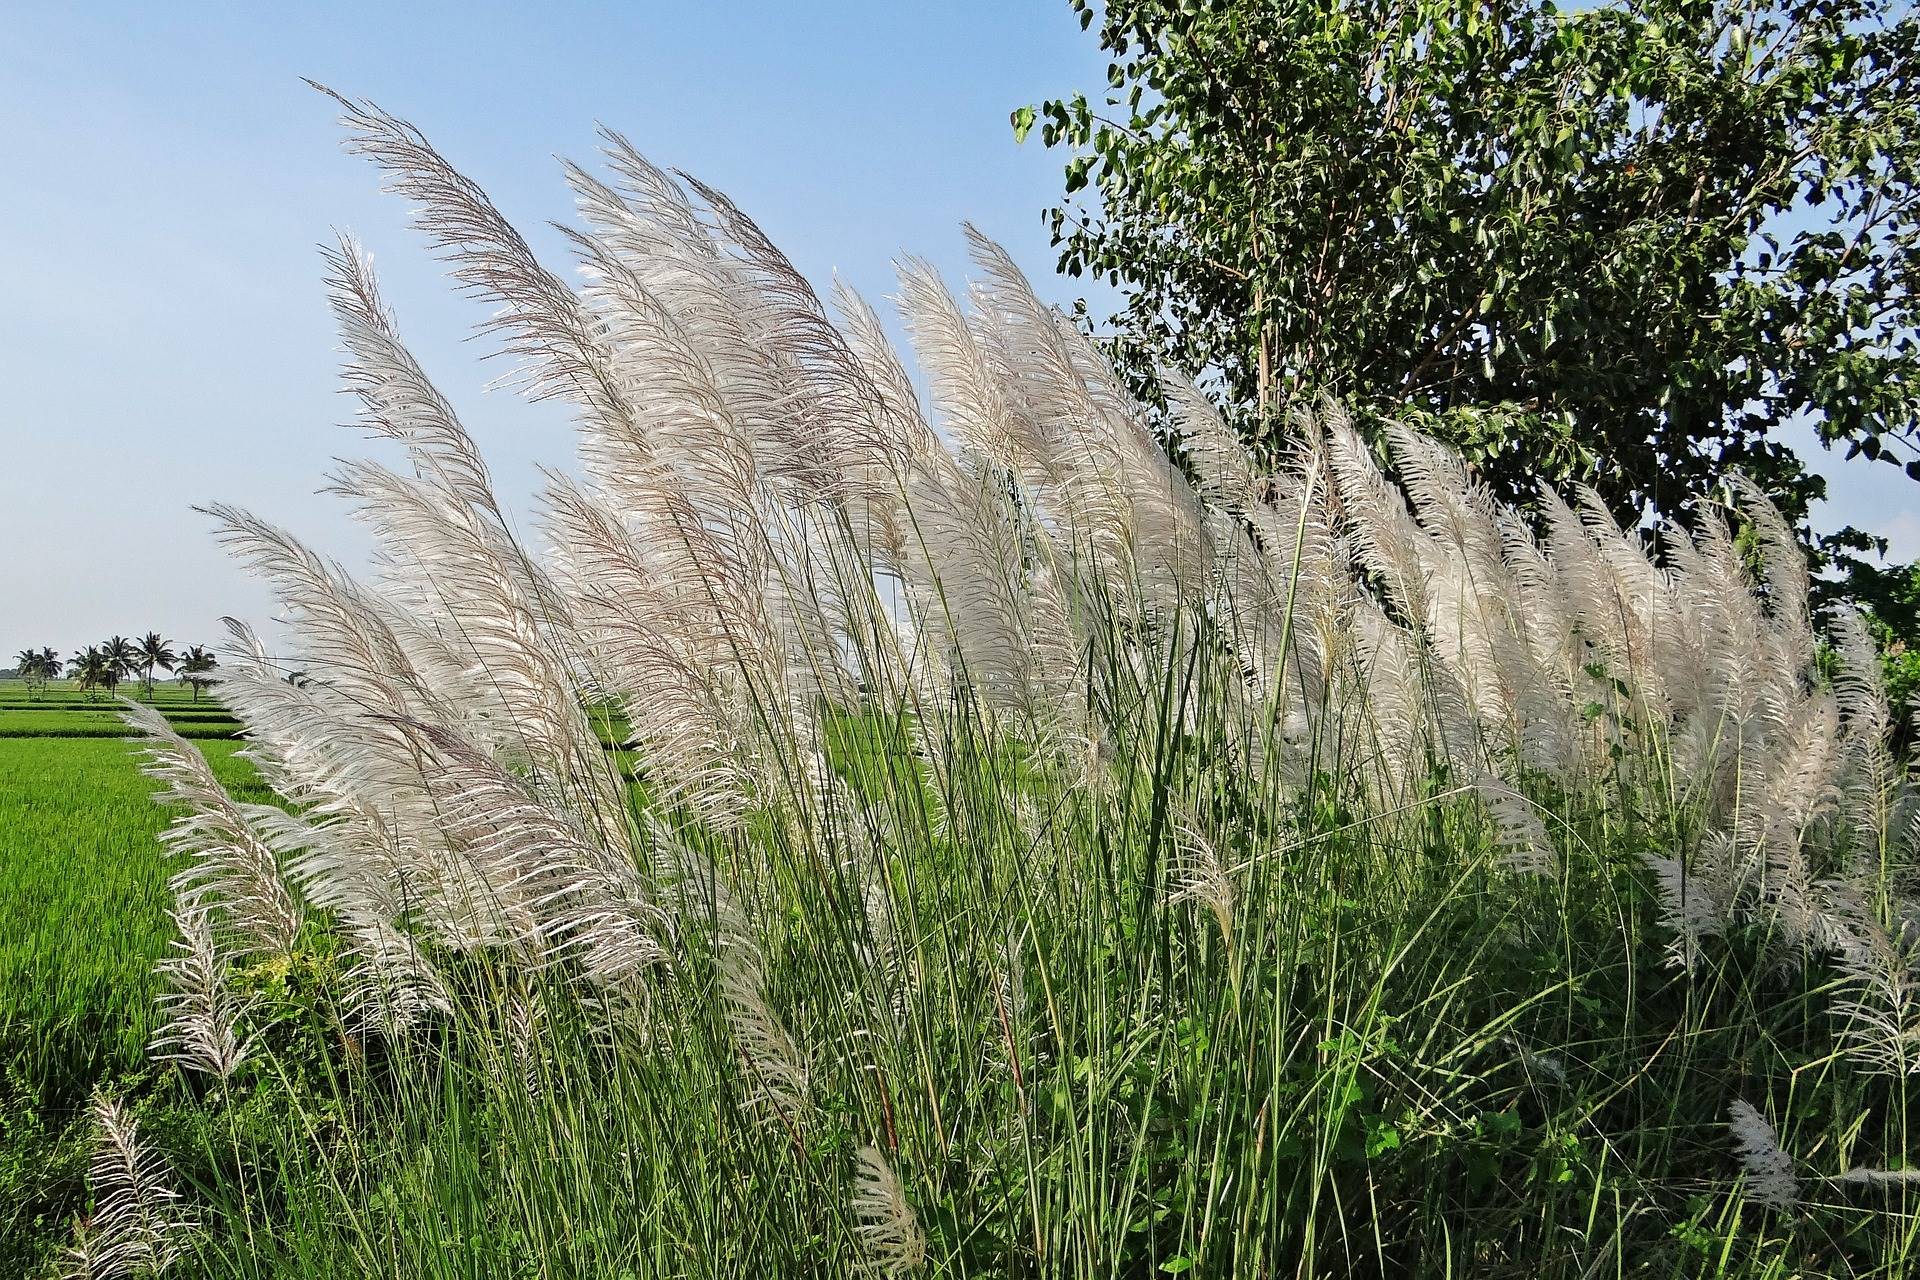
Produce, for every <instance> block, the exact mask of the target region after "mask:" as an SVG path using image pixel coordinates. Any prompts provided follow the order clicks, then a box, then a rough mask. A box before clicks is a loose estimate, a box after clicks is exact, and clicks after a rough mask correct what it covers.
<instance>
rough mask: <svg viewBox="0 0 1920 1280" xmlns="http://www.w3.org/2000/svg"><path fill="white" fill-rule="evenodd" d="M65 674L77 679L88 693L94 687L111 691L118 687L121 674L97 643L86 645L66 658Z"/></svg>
mask: <svg viewBox="0 0 1920 1280" xmlns="http://www.w3.org/2000/svg"><path fill="white" fill-rule="evenodd" d="M67 674H68V675H70V676H72V677H73V678H74V679H75V680H78V681H79V682H80V687H81V688H82V689H85V690H88V691H89V693H91V692H92V691H93V690H95V689H105V690H106V691H107V692H108V693H112V692H113V691H114V689H116V688H117V687H119V684H120V676H121V672H120V669H119V668H118V667H117V666H115V664H114V662H113V660H112V659H111V658H110V657H108V656H107V653H106V650H104V649H102V648H101V647H100V646H99V645H88V646H87V647H86V648H85V649H83V650H81V651H80V652H79V653H76V654H74V655H73V657H71V658H69V659H67Z"/></svg>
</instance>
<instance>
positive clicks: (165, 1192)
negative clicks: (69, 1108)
mask: <svg viewBox="0 0 1920 1280" xmlns="http://www.w3.org/2000/svg"><path fill="white" fill-rule="evenodd" d="M91 1111H92V1117H93V1124H94V1145H93V1158H92V1161H91V1162H90V1164H89V1165H88V1171H87V1182H88V1184H89V1187H90V1189H91V1190H92V1192H93V1204H94V1208H93V1216H92V1217H91V1219H89V1220H88V1221H87V1222H86V1223H85V1224H84V1226H83V1229H82V1232H81V1239H80V1241H78V1242H77V1243H76V1247H75V1249H74V1250H73V1251H71V1252H70V1253H69V1255H68V1262H69V1265H70V1266H71V1267H72V1268H73V1269H74V1270H75V1271H77V1272H78V1273H79V1274H82V1275H85V1276H88V1277H91V1278H93V1280H109V1278H110V1277H115V1278H117V1277H121V1276H150V1275H156V1274H158V1273H160V1272H162V1271H165V1270H166V1269H167V1268H168V1267H171V1266H172V1265H173V1264H174V1262H175V1261H177V1260H178V1259H179V1258H180V1256H181V1254H182V1252H183V1251H184V1249H185V1247H186V1243H187V1233H188V1231H189V1227H188V1224H187V1221H186V1218H185V1217H184V1215H183V1214H182V1212H181V1209H180V1204H179V1201H180V1195H179V1193H178V1192H177V1191H175V1190H174V1189H173V1185H172V1184H173V1171H172V1170H171V1169H170V1168H168V1166H167V1162H166V1160H165V1158H164V1157H162V1156H161V1154H160V1153H159V1152H158V1151H156V1150H154V1149H153V1148H152V1147H151V1146H149V1145H148V1144H147V1142H146V1141H145V1139H143V1138H142V1137H141V1135H140V1123H139V1121H138V1120H136V1119H134V1117H133V1116H131V1115H129V1114H128V1113H127V1111H126V1109H125V1108H124V1107H122V1106H121V1105H120V1104H119V1103H118V1102H116V1101H115V1100H114V1099H112V1098H110V1097H108V1096H107V1095H106V1094H104V1093H101V1094H96V1095H95V1096H94V1099H93V1105H92V1108H91Z"/></svg>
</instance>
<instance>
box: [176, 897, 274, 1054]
mask: <svg viewBox="0 0 1920 1280" xmlns="http://www.w3.org/2000/svg"><path fill="white" fill-rule="evenodd" d="M171 915H172V917H173V923H174V928H175V931H176V932H177V934H178V935H179V936H178V937H176V938H175V939H174V943H173V945H174V949H175V954H174V955H172V956H169V957H168V958H167V959H165V960H162V961H161V962H160V963H159V964H158V965H157V966H156V967H155V972H156V973H157V974H158V975H159V976H160V978H161V979H162V981H163V982H165V984H166V989H165V991H164V992H162V994H161V996H160V1008H161V1012H162V1013H163V1015H164V1018H163V1021H162V1024H161V1027H160V1029H159V1031H158V1032H157V1033H156V1035H155V1037H154V1040H153V1051H154V1053H155V1054H156V1055H157V1056H158V1057H160V1058H162V1059H165V1060H167V1061H171V1062H177V1063H179V1064H180V1065H181V1066H183V1067H185V1068H187V1069H188V1070H191V1071H200V1072H204V1073H206V1074H207V1075H210V1076H212V1077H214V1078H215V1079H216V1080H219V1081H220V1082H221V1083H222V1084H225V1083H226V1082H227V1081H228V1080H231V1079H232V1078H233V1073H234V1072H235V1071H236V1070H238V1069H239V1067H240V1064H241V1063H242V1062H244V1061H246V1059H247V1057H248V1055H249V1054H250V1053H251V1052H252V1049H253V1045H252V1038H251V1037H249V1036H243V1035H242V1034H241V1032H240V1019H241V1017H242V1016H243V1015H244V1014H245V1012H246V1008H247V1006H246V1005H245V1004H243V1003H241V1002H239V1001H237V1000H235V999H234V997H233V993H232V990H231V988H230V987H229V986H228V983H227V979H228V974H229V968H230V966H229V965H228V962H227V957H226V956H225V955H223V954H222V953H221V951H220V949H219V946H218V944H217V943H216V942H215V940H214V936H213V926H212V923H211V922H210V921H209V920H208V918H207V913H206V911H205V910H204V909H203V908H197V907H192V906H181V907H176V908H175V909H174V910H173V911H172V912H171Z"/></svg>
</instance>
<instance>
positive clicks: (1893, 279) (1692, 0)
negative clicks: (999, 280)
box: [1013, 0, 1920, 551]
mask: <svg viewBox="0 0 1920 1280" xmlns="http://www.w3.org/2000/svg"><path fill="white" fill-rule="evenodd" d="M1071 3H1072V4H1073V5H1074V7H1075V8H1076V9H1077V10H1078V11H1079V13H1080V15H1081V22H1082V25H1083V26H1092V25H1093V24H1094V23H1095V21H1096V18H1097V21H1098V38H1099V41H1100V44H1101V46H1102V48H1103V49H1104V50H1105V51H1106V52H1107V54H1108V55H1109V56H1110V58H1111V60H1112V61H1111V63H1110V65H1109V68H1108V86H1109V88H1108V92H1107V94H1106V97H1105V101H1104V104H1102V103H1097V102H1090V101H1089V100H1088V99H1087V98H1086V97H1084V96H1074V97H1069V98H1062V99H1058V100H1054V101H1049V102H1046V103H1044V104H1041V105H1039V106H1038V107H1022V108H1020V109H1019V110H1016V111H1015V112H1014V113H1013V125H1014V131H1015V133H1016V136H1018V137H1021V138H1024V137H1025V136H1026V134H1027V133H1028V131H1029V130H1031V129H1034V128H1035V127H1036V126H1037V127H1038V129H1039V130H1040V132H1041V135H1042V137H1043V140H1044V141H1045V143H1046V144H1047V145H1048V146H1059V147H1062V148H1065V149H1066V150H1067V151H1069V152H1070V153H1071V158H1070V159H1069V160H1068V163H1067V166H1066V184H1065V185H1066V193H1067V199H1066V200H1065V202H1063V204H1062V205H1061V206H1060V207H1059V208H1056V209H1053V210H1051V211H1050V212H1049V218H1050V220H1051V226H1052V230H1053V235H1054V240H1055V243H1056V245H1057V247H1058V248H1059V250H1060V266H1061V268H1062V269H1063V270H1065V271H1067V272H1068V273H1070V274H1074V275H1082V276H1089V275H1090V276H1100V277H1104V278H1105V279H1107V280H1109V281H1111V282H1112V283H1114V284H1116V285H1119V286H1123V287H1124V289H1125V291H1126V292H1125V303H1124V307H1123V309H1122V310H1121V311H1120V313H1119V314H1118V315H1117V316H1115V317H1114V318H1113V320H1114V328H1115V336H1114V349H1115V354H1116V356H1117V358H1118V359H1119V360H1120V362H1121V363H1122V365H1123V367H1124V368H1125V369H1126V370H1127V371H1128V373H1129V376H1130V377H1131V378H1133V379H1134V381H1135V383H1136V386H1137V387H1139V388H1142V389H1145V388H1147V387H1149V386H1150V385H1151V381H1152V377H1153V374H1154V371H1155V370H1156V368H1158V367H1160V366H1172V367H1173V368H1175V369H1177V370H1179V371H1181V372H1182V373H1184V374H1186V375H1188V376H1198V377H1199V378H1200V379H1201V380H1202V381H1203V382H1204V383H1205V384H1207V385H1208V386H1209V387H1210V389H1212V390H1213V391H1215V392H1216V393H1217V397H1218V398H1219V399H1220V400H1221V401H1222V403H1223V404H1224V405H1225V407H1227V408H1228V409H1229V411H1230V412H1231V413H1232V415H1233V417H1234V420H1235V421H1236V424H1237V425H1238V426H1239V428H1240V429H1241V431H1242V433H1243V434H1244V435H1245V436H1246V437H1248V438H1249V439H1251V440H1253V441H1255V442H1256V443H1258V442H1261V441H1270V440H1272V439H1274V438H1275V437H1276V435H1277V431H1278V423H1279V422H1280V420H1281V415H1282V414H1283V412H1284V410H1285V408H1286V406H1287V405H1289V404H1290V403H1292V402H1295V401H1297V400H1298V399H1300V398H1302V397H1307V396H1313V395H1317V394H1319V393H1322V392H1327V393H1332V394H1334V395H1336V396H1338V397H1340V398H1341V399H1343V400H1344V401H1346V402H1347V403H1348V405H1349V406H1350V407H1351V408H1353V409H1354V410H1355V411H1356V412H1357V413H1359V414H1360V415H1361V416H1362V418H1363V419H1364V418H1365V417H1366V416H1368V415H1369V414H1372V415H1379V414H1383V413H1388V412H1391V413H1393V414H1396V415H1399V416H1403V417H1411V418H1413V419H1415V420H1416V424H1417V425H1419V426H1421V427H1422V428H1424V429H1426V430H1429V431H1432V432H1434V433H1436V434H1438V435H1440V436H1441V437H1443V438H1445V439H1447V440H1448V441H1450V442H1451V443H1453V444H1455V445H1456V446H1458V447H1459V448H1460V449H1461V451H1462V452H1463V454H1464V455H1465V456H1466V457H1467V458H1468V459H1469V461H1471V462H1472V463H1474V464H1475V466H1476V467H1477V468H1478V469H1479V471H1480V472H1481V474H1482V475H1483V476H1484V477H1485V478H1486V479H1487V480H1488V481H1489V482H1490V483H1492V484H1493V485H1494V486H1495V488H1496V489H1498V490H1500V491H1502V492H1503V493H1504V494H1505V495H1507V496H1512V497H1521V498H1525V497H1527V496H1529V494H1530V491H1531V488H1532V485H1533V484H1534V482H1535V481H1536V479H1546V480H1549V481H1552V482H1555V483H1560V482H1565V481H1567V480H1572V479H1581V480H1587V481H1590V482H1592V483H1593V484H1594V485H1595V486H1596V487H1597V488H1598V489H1599V491H1600V492H1601V494H1602V495H1603V496H1604V497H1605V498H1606V499H1607V500H1608V502H1609V503H1610V504H1611V505H1612V506H1614V508H1615V509H1616V511H1617V512H1618V513H1620V514H1622V515H1626V516H1633V515H1638V514H1644V513H1646V512H1647V511H1649V510H1651V511H1652V512H1655V513H1669V512H1672V511H1674V510H1675V509H1677V507H1678V506H1679V505H1680V504H1681V503H1682V502H1683V501H1685V500H1686V499H1687V498H1688V497H1690V496H1692V495H1695V494H1697V493H1700V492H1703V491H1706V490H1708V489H1709V488H1710V487H1711V486H1712V485H1713V483H1714V481H1715V477H1716V476H1717V475H1718V474H1719V473H1720V472H1721V471H1722V469H1724V468H1726V467H1738V468H1740V469H1742V470H1744V471H1745V472H1746V473H1747V474H1748V475H1749V476H1751V477H1752V478H1753V479H1754V480H1755V481H1756V482H1757V483H1759V484H1760V485H1761V486H1762V487H1763V488H1764V489H1766V490H1767V491H1768V492H1769V493H1770V494H1771V495H1773V496H1774V497H1775V499H1776V500H1777V501H1779V502H1780V504H1781V505H1782V506H1783V507H1784V508H1785V509H1786V510H1787V511H1788V512H1789V513H1790V514H1791V515H1793V516H1795V517H1797V518H1799V517H1804V514H1805V512H1806V508H1807V503H1808V502H1809V501H1810V500H1811V499H1812V498H1815V497H1818V496H1822V491H1823V482H1822V481H1821V480H1820V479H1819V477H1817V476H1814V475H1810V474H1809V473H1808V472H1807V470H1806V468H1805V467H1804V466H1803V465H1802V463H1801V462H1800V460H1799V459H1798V458H1796V457H1795V456H1794V454H1793V453H1792V451H1791V450H1790V449H1789V448H1788V446H1787V444H1786V443H1785V442H1784V440H1783V438H1782V428H1784V427H1787V426H1789V425H1790V424H1793V423H1796V422H1805V423H1808V424H1810V425H1811V426H1812V427H1813V429H1814V430H1815V431H1816V432H1817V433H1818V435H1819V437H1820V438H1821V439H1822V440H1824V441H1826V442H1828V443H1829V444H1830V445H1834V446H1838V447H1840V448H1843V449H1844V450H1845V451H1846V453H1847V456H1849V457H1853V456H1855V455H1861V456H1864V457H1865V458H1867V459H1870V460H1877V461H1879V462H1882V463H1888V462H1891V463H1896V464H1899V465H1904V466H1905V467H1906V470H1907V472H1908V474H1909V475H1911V476H1914V477H1916V478H1920V436H1917V434H1916V404H1917V403H1920V352H1917V351H1916V348H1915V343H1914V330H1915V320H1916V313H1915V304H1914V300H1913V297H1912V291H1911V284H1912V281H1913V279H1914V276H1915V272H1916V269H1920V255H1917V244H1916V217H1917V216H1920V202H1917V201H1916V197H1915V182H1914V180H1915V174H1916V166H1917V165H1920V127H1916V114H1917V113H1916V103H1917V102H1920V92H1917V91H1916V82H1915V69H1916V49H1917V48H1920V44H1917V43H1916V30H1917V27H1916V20H1915V19H1914V17H1913V16H1912V15H1911V14H1910V13H1909V12H1908V11H1907V9H1906V6H1904V5H1898V6H1896V5H1893V4H1890V3H1887V2H1886V0H1785V2H1774V3H1767V2H1761V0H1732V2H1730V0H1633V2H1629V3H1609V4H1601V5H1598V6H1595V7H1590V8H1582V9H1580V10H1578V11H1563V10H1561V9H1558V8H1556V7H1555V6H1554V5H1553V4H1551V3H1544V2H1541V0H1522V2H1520V3H1512V4H1497V5H1481V4H1458V3H1443V2H1441V0H1110V2H1109V3H1107V4H1106V5H1105V6H1104V10H1103V12H1101V13H1099V14H1097V15H1096V12H1095V8H1094V6H1093V5H1092V3H1091V0H1071ZM1869 545H1870V540H1869V539H1867V538H1866V537H1865V536H1864V535H1861V534H1859V533H1858V532H1857V531H1840V532H1839V533H1838V534H1837V536H1829V538H1828V539H1827V541H1826V548H1827V549H1828V550H1829V551H1850V550H1851V551H1858V550H1865V549H1867V547H1868V546H1869Z"/></svg>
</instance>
